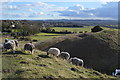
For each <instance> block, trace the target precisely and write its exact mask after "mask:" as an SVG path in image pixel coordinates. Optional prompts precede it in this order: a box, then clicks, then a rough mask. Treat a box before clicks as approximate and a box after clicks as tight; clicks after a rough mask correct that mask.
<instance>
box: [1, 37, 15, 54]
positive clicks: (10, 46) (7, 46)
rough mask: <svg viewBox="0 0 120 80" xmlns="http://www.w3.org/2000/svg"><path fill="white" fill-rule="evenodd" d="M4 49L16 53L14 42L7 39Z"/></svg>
mask: <svg viewBox="0 0 120 80" xmlns="http://www.w3.org/2000/svg"><path fill="white" fill-rule="evenodd" d="M3 48H5V49H6V50H9V49H11V50H13V53H14V50H15V42H14V41H12V40H10V41H9V40H8V39H5V42H4V44H3Z"/></svg>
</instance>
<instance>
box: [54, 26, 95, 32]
mask: <svg viewBox="0 0 120 80" xmlns="http://www.w3.org/2000/svg"><path fill="white" fill-rule="evenodd" d="M93 27H94V26H85V27H83V28H67V27H53V28H52V29H55V31H58V32H60V31H65V30H68V31H71V32H84V31H87V32H90V31H91V28H93Z"/></svg>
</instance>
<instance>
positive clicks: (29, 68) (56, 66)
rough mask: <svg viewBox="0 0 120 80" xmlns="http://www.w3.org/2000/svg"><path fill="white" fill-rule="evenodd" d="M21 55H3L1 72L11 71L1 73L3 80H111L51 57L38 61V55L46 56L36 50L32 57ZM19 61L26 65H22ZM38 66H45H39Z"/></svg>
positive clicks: (92, 71) (26, 54)
mask: <svg viewBox="0 0 120 80" xmlns="http://www.w3.org/2000/svg"><path fill="white" fill-rule="evenodd" d="M18 50H21V49H18ZM23 53H25V54H17V53H16V54H13V53H12V54H4V53H3V55H2V56H3V58H2V60H3V61H4V62H3V65H2V67H3V70H8V69H10V70H11V71H12V72H6V73H5V72H3V74H2V77H3V78H43V76H53V77H55V78H112V77H110V76H107V75H106V74H101V73H99V72H97V71H94V70H92V69H86V68H84V67H78V66H75V65H72V64H71V63H69V62H68V61H66V60H63V59H60V58H56V57H53V56H50V57H49V58H43V57H39V58H40V59H37V57H38V55H44V56H45V55H46V52H42V51H39V50H36V51H35V54H34V55H31V54H30V53H29V52H23ZM16 56H17V57H16ZM21 61H25V62H27V63H28V64H22V63H20V62H21ZM40 64H44V65H46V66H45V67H42V66H39V65H40ZM71 68H76V69H77V70H78V71H72V70H71Z"/></svg>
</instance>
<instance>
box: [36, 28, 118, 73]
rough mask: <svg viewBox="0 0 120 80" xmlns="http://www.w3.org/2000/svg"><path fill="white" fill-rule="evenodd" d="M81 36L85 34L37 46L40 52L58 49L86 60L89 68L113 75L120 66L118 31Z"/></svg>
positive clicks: (65, 37) (71, 35) (45, 42)
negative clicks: (52, 48) (53, 48)
mask: <svg viewBox="0 0 120 80" xmlns="http://www.w3.org/2000/svg"><path fill="white" fill-rule="evenodd" d="M79 35H80V36H81V35H83V34H77V35H75V34H70V35H66V36H63V37H60V38H54V39H50V40H47V41H44V42H41V43H39V44H36V46H37V48H38V49H40V50H47V49H49V48H50V47H58V48H59V49H60V50H62V51H68V52H70V54H71V56H77V57H80V58H82V59H83V60H85V63H86V64H85V65H86V66H87V67H92V68H93V69H96V70H99V71H101V72H103V73H108V74H111V72H113V71H114V70H115V69H116V68H117V65H118V63H117V61H118V58H117V57H118V50H120V48H119V46H118V45H119V44H118V31H116V30H111V29H110V30H105V31H101V32H98V33H87V36H84V37H79ZM64 45H65V46H64ZM96 60H97V61H96ZM111 63H112V64H111ZM101 64H102V65H101Z"/></svg>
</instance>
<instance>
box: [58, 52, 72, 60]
mask: <svg viewBox="0 0 120 80" xmlns="http://www.w3.org/2000/svg"><path fill="white" fill-rule="evenodd" d="M59 57H60V58H63V59H66V60H68V59H69V58H70V54H69V53H68V52H61V53H60V54H59Z"/></svg>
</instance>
